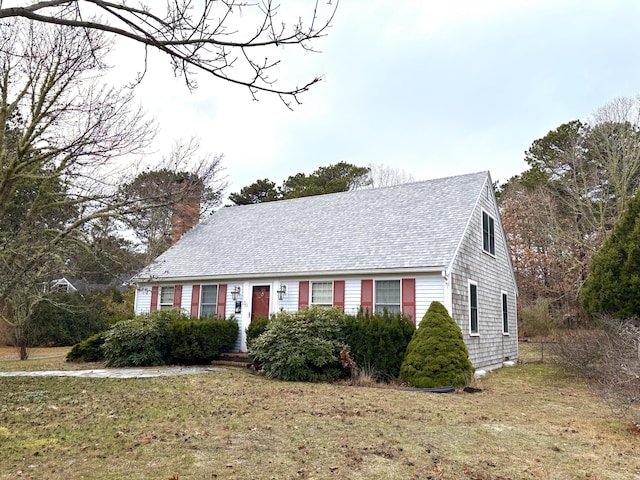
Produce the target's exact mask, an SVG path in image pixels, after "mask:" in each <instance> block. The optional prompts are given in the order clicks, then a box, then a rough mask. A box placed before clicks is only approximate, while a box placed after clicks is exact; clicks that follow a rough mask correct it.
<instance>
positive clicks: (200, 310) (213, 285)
mask: <svg viewBox="0 0 640 480" xmlns="http://www.w3.org/2000/svg"><path fill="white" fill-rule="evenodd" d="M203 287H216V299H215V302H213V303H204V304H203V303H202V299H203V298H204V295H203V289H204V288H203ZM219 293H220V285H219V284H217V283H203V284H200V298H199V300H198V303H199V305H198V318H202V305H205V306H209V305H213V306H214V309H213V310H214V315H215V314H216V313H217V310H218V295H219ZM205 315H206V314H205ZM209 315H210V314H209Z"/></svg>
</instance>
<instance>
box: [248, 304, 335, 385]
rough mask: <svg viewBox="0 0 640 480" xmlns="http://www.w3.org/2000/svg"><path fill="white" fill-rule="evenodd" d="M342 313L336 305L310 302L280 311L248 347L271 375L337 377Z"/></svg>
mask: <svg viewBox="0 0 640 480" xmlns="http://www.w3.org/2000/svg"><path fill="white" fill-rule="evenodd" d="M344 322H345V314H344V313H342V312H341V311H340V309H338V308H322V307H316V306H312V307H310V308H305V309H303V310H300V311H298V312H295V313H288V312H280V313H278V314H277V315H276V316H274V317H273V319H272V320H271V321H270V322H269V323H268V325H267V328H266V330H265V331H264V333H262V335H260V336H259V337H258V338H256V339H255V340H254V341H253V342H252V345H251V347H250V348H249V356H250V357H251V358H252V360H253V361H254V362H255V363H256V364H257V365H260V371H261V372H262V373H264V374H265V375H266V376H268V377H271V378H278V379H281V380H288V381H316V380H329V379H334V378H339V377H341V376H344V375H345V374H346V371H345V369H344V368H342V366H341V365H340V362H339V354H340V351H341V349H342V347H343V344H344V342H343V331H342V327H343V325H344Z"/></svg>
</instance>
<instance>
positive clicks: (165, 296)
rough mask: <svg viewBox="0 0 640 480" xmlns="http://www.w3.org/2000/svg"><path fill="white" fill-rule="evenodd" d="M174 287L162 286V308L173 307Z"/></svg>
mask: <svg viewBox="0 0 640 480" xmlns="http://www.w3.org/2000/svg"><path fill="white" fill-rule="evenodd" d="M174 291H175V290H174V287H173V285H171V286H170V287H160V310H167V309H169V308H173V293H174Z"/></svg>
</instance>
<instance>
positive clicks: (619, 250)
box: [581, 195, 640, 319]
mask: <svg viewBox="0 0 640 480" xmlns="http://www.w3.org/2000/svg"><path fill="white" fill-rule="evenodd" d="M581 300H582V307H583V308H584V310H585V312H586V313H587V314H589V315H598V314H608V315H611V316H613V317H617V318H620V319H625V318H630V317H633V316H638V315H640V196H639V195H636V196H635V197H634V198H633V199H631V200H630V201H629V202H628V203H627V208H626V209H625V211H624V213H623V214H622V217H621V218H620V221H618V223H616V225H615V227H614V228H613V232H612V233H611V236H610V237H609V238H608V239H607V240H606V241H605V242H604V245H602V248H601V249H600V250H599V251H598V252H597V253H596V254H595V255H594V256H593V259H592V260H591V265H590V267H589V274H588V276H587V279H586V282H585V285H584V288H583V289H582V292H581Z"/></svg>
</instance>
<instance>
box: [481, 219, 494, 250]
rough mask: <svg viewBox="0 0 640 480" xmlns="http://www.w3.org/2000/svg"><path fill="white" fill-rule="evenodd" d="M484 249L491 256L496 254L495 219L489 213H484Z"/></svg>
mask: <svg viewBox="0 0 640 480" xmlns="http://www.w3.org/2000/svg"><path fill="white" fill-rule="evenodd" d="M482 249H483V250H484V251H485V252H487V253H489V254H491V255H495V254H496V233H495V219H494V218H493V217H492V216H491V215H489V214H488V213H487V212H482Z"/></svg>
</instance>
